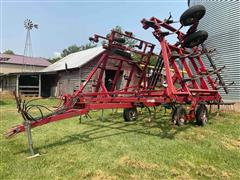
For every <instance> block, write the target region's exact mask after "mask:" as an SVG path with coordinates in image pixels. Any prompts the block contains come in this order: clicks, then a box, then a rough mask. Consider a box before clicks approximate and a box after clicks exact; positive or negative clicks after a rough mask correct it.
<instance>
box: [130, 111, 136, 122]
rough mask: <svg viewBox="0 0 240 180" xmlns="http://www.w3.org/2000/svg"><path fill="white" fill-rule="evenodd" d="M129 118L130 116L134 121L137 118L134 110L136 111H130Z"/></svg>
mask: <svg viewBox="0 0 240 180" xmlns="http://www.w3.org/2000/svg"><path fill="white" fill-rule="evenodd" d="M129 118H130V120H131V121H132V120H135V118H136V112H134V111H131V112H129Z"/></svg>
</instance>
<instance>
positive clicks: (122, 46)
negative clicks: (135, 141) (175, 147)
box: [6, 6, 228, 154]
mask: <svg viewBox="0 0 240 180" xmlns="http://www.w3.org/2000/svg"><path fill="white" fill-rule="evenodd" d="M204 14H205V8H204V7H203V6H193V7H192V8H190V9H188V10H187V11H185V12H184V13H183V15H182V16H181V18H180V23H181V27H180V28H179V29H176V28H174V27H173V26H171V23H174V22H173V21H172V20H171V17H170V18H168V19H167V20H165V21H162V20H159V19H157V18H156V17H152V18H151V19H150V20H146V19H143V20H142V21H141V23H142V25H143V28H144V29H152V30H153V36H154V37H155V38H156V39H157V40H158V41H159V44H160V48H161V52H160V53H159V54H158V55H156V54H155V53H154V52H155V51H154V48H155V45H154V44H152V43H150V42H147V41H144V40H141V39H138V38H136V37H134V36H133V34H132V33H131V32H125V33H120V32H117V31H112V32H111V34H110V35H109V36H107V37H103V36H100V35H94V36H93V37H91V38H89V39H90V41H92V42H95V43H98V42H101V40H104V42H105V43H104V45H103V47H104V48H105V51H104V53H103V54H102V56H101V58H100V59H99V61H98V63H97V64H96V66H95V67H94V69H93V70H92V71H91V72H90V74H89V75H88V77H87V79H86V81H85V82H84V83H83V84H82V85H81V86H80V88H79V90H77V91H76V92H74V93H73V94H72V95H67V94H66V95H64V96H63V103H62V105H61V106H59V107H58V108H57V109H56V110H55V111H53V112H51V113H49V114H47V115H44V113H42V110H41V109H42V108H45V109H47V108H46V107H43V106H40V105H30V104H31V103H26V102H23V101H21V99H20V98H19V97H16V100H17V105H18V110H19V112H20V113H21V114H22V117H23V119H24V123H23V124H21V125H17V126H15V127H13V128H12V129H10V130H9V131H8V132H7V133H6V136H7V137H11V136H13V135H15V134H17V133H20V132H23V131H27V134H28V140H29V145H30V150H31V153H32V154H34V152H33V148H32V140H31V139H32V138H31V128H33V127H37V126H41V125H44V124H47V123H50V122H54V121H59V120H62V119H66V118H70V117H74V116H81V115H84V114H87V113H88V112H89V111H91V110H96V109H115V108H123V109H124V111H123V118H124V119H125V121H133V120H136V118H137V108H138V107H141V108H142V107H155V106H159V105H167V106H168V107H171V108H172V109H173V113H172V121H173V123H174V124H177V125H181V124H182V123H184V122H186V121H192V120H194V119H196V122H197V124H198V125H203V124H205V123H207V108H206V106H205V105H206V104H209V103H212V102H215V103H218V102H221V101H222V99H221V96H220V94H219V92H218V91H217V88H218V87H217V85H216V80H214V79H213V77H212V75H214V74H216V75H217V82H218V84H220V85H222V86H223V87H224V88H225V91H226V92H228V90H227V88H226V85H225V84H224V82H223V80H222V78H221V76H220V71H221V70H222V69H223V68H224V67H222V68H219V69H217V68H216V66H215V65H214V66H212V67H213V69H212V70H209V69H207V67H206V65H205V63H204V61H203V59H202V57H201V56H202V55H207V56H206V57H207V59H208V60H209V61H210V64H214V63H213V61H212V59H211V57H210V56H209V53H211V52H212V51H208V50H207V49H206V48H205V47H204V45H203V44H202V43H203V42H204V41H205V40H206V39H207V36H208V34H207V32H206V31H197V25H198V22H199V20H200V19H201V18H202V17H203V16H204ZM188 25H191V26H190V28H189V30H188V31H187V33H186V34H184V33H183V32H181V31H180V29H181V28H182V27H183V26H188ZM173 34H175V35H177V42H176V43H175V44H170V43H168V42H167V40H166V38H167V37H168V36H170V35H173ZM129 41H131V42H132V43H131V44H130V43H127V42H129ZM109 64H114V71H115V73H114V75H113V76H112V77H111V78H110V79H106V76H105V73H106V70H107V69H108V67H109ZM121 74H124V76H121ZM96 77H97V78H96ZM119 82H120V84H121V86H120V87H119ZM89 86H91V88H89ZM183 105H188V106H190V108H189V110H188V112H187V111H186V110H185V108H184V106H183ZM31 108H37V109H39V111H40V114H41V116H39V117H33V115H31V114H30V113H29V110H30V109H31Z"/></svg>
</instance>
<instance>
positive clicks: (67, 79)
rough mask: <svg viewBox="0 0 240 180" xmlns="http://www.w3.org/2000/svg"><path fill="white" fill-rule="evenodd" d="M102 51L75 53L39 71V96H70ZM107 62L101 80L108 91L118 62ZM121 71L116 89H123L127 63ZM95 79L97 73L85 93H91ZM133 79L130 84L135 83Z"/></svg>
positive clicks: (99, 49) (93, 65)
mask: <svg viewBox="0 0 240 180" xmlns="http://www.w3.org/2000/svg"><path fill="white" fill-rule="evenodd" d="M104 51H105V49H103V48H102V47H95V48H91V49H87V50H84V51H80V52H76V53H73V54H70V55H68V56H66V57H64V58H63V59H61V60H59V61H58V62H56V63H54V64H52V65H50V66H48V67H47V68H45V69H43V70H42V71H41V73H43V75H42V93H41V95H42V96H46V95H49V96H61V95H63V94H66V93H68V94H72V93H73V92H74V91H75V90H77V89H79V87H80V85H81V84H82V83H83V82H84V81H85V80H86V78H87V76H88V74H89V73H90V72H91V70H92V69H93V68H94V67H95V65H96V64H97V62H98V61H99V59H100V58H101V56H102V54H103V52H104ZM108 62H109V63H108V64H107V66H106V69H105V73H104V78H103V79H104V81H105V82H104V83H105V85H106V87H107V88H109V89H110V87H111V81H113V78H114V76H115V73H116V71H117V68H118V62H117V61H116V60H110V61H108ZM123 69H124V71H122V72H121V73H120V79H119V81H118V82H117V89H121V88H123V87H124V85H125V83H126V80H125V79H126V77H127V76H128V75H129V73H130V66H129V65H128V64H127V63H124V64H123ZM48 77H51V78H48ZM97 78H98V73H96V75H95V76H94V77H93V78H92V81H91V84H90V85H88V87H87V88H86V91H93V89H94V84H95V81H96V79H97ZM134 78H135V79H136V80H137V78H138V77H136V76H134ZM134 78H133V81H132V83H134V82H136V81H135V80H134ZM45 79H46V81H45ZM132 85H134V84H130V86H132ZM46 86H47V87H48V88H45V89H43V87H46Z"/></svg>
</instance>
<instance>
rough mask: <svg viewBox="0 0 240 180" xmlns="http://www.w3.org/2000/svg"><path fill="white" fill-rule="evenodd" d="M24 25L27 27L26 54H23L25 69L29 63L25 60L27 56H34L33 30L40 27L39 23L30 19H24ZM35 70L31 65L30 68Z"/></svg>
mask: <svg viewBox="0 0 240 180" xmlns="http://www.w3.org/2000/svg"><path fill="white" fill-rule="evenodd" d="M24 27H25V28H26V29H27V35H26V41H25V47H24V56H23V64H24V71H26V70H27V65H26V62H25V60H24V58H25V57H26V56H28V57H32V56H33V51H32V40H31V33H30V32H31V30H32V29H33V28H35V29H38V25H37V24H33V22H32V21H31V20H30V19H26V20H25V21H24ZM31 69H32V70H33V69H34V67H31V66H30V70H31Z"/></svg>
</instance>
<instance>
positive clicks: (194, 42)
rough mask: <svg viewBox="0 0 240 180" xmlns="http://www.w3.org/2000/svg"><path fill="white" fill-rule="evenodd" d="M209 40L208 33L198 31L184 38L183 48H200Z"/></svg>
mask: <svg viewBox="0 0 240 180" xmlns="http://www.w3.org/2000/svg"><path fill="white" fill-rule="evenodd" d="M207 38H208V33H207V31H202V30H200V31H197V32H194V33H192V34H190V35H188V36H186V37H185V38H184V41H183V46H184V47H186V48H193V47H194V46H198V45H199V44H202V43H203V42H204V41H206V39H207Z"/></svg>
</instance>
